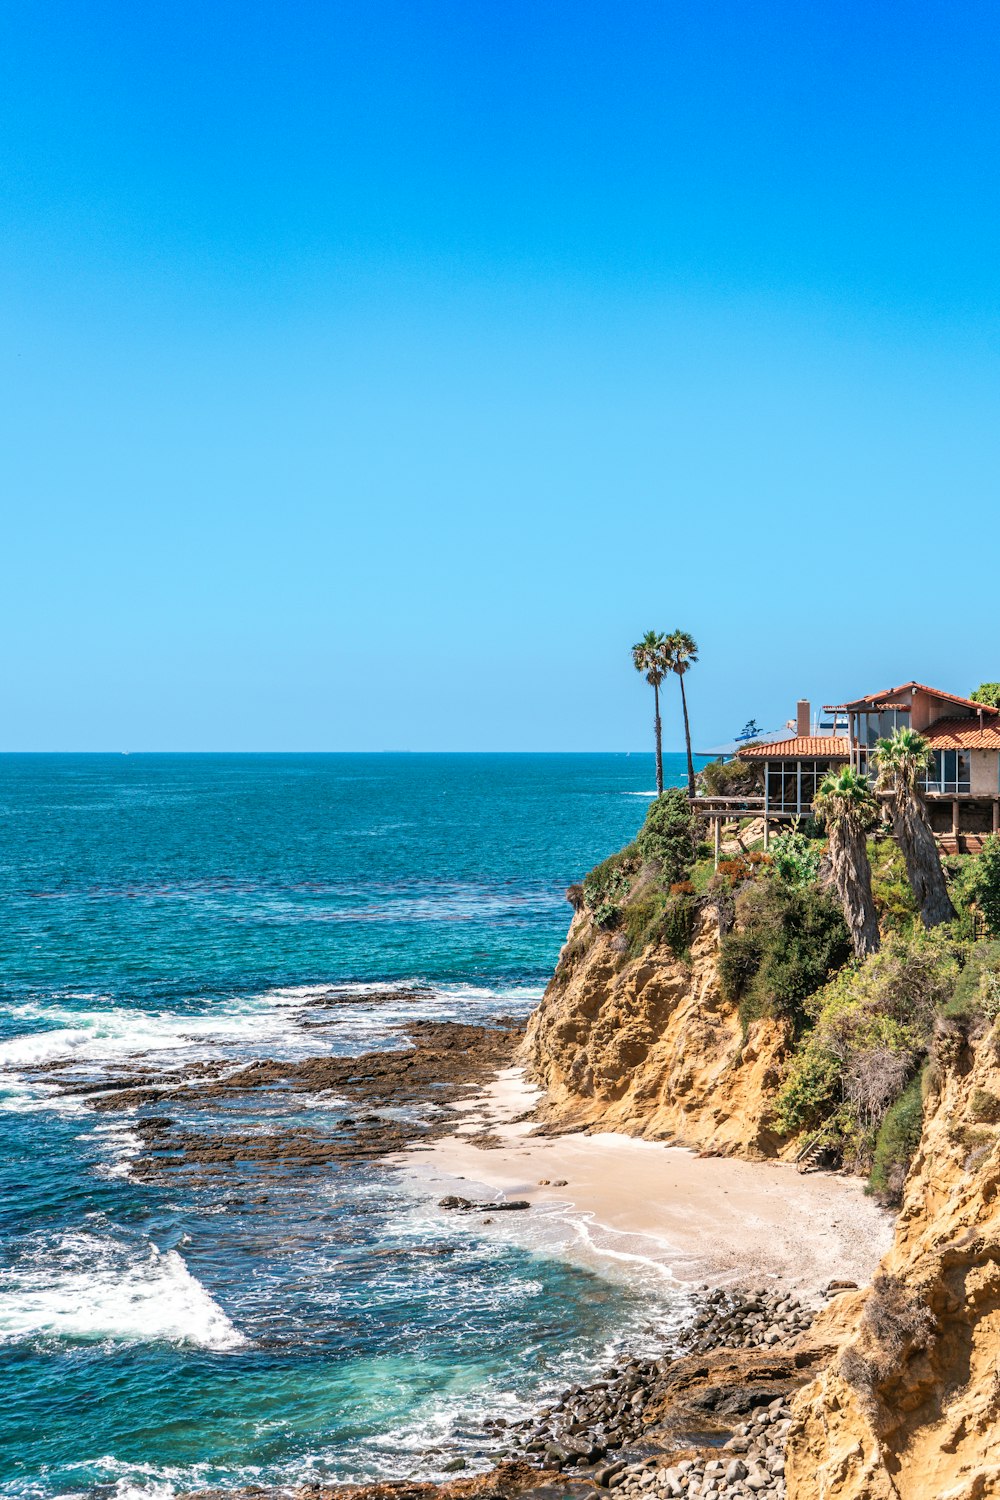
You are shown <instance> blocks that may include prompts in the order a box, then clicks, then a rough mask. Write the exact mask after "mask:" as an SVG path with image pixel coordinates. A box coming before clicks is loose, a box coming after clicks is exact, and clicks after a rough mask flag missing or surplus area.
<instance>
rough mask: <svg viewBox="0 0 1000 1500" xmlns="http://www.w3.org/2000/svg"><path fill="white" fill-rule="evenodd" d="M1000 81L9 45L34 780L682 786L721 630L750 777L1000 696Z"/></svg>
mask: <svg viewBox="0 0 1000 1500" xmlns="http://www.w3.org/2000/svg"><path fill="white" fill-rule="evenodd" d="M998 31H1000V12H998V11H997V9H996V7H995V6H991V5H979V4H976V3H968V4H964V5H962V6H952V5H946V4H944V3H943V0H942V3H939V4H933V5H932V4H921V3H918V0H913V3H909V4H906V5H902V4H891V3H887V4H885V5H880V6H872V5H870V4H864V5H862V4H852V3H842V4H839V5H837V6H831V5H829V4H824V5H819V4H811V3H808V0H795V3H788V4H776V3H768V0H759V3H755V4H754V5H747V4H745V3H742V0H741V3H713V0H690V3H684V4H673V3H669V0H658V3H655V4H652V3H651V4H644V3H629V0H614V3H611V0H608V3H601V4H598V3H593V0H572V3H560V0H552V3H545V4H542V5H539V4H538V3H537V0H534V3H527V0H525V3H521V0H502V3H501V0H492V3H480V0H455V3H443V0H425V3H422V4H419V5H416V4H413V3H412V0H406V3H383V0H365V3H358V4H355V3H352V0H342V3H336V4H330V3H324V4H311V3H308V0H300V3H298V4H296V5H278V4H272V3H270V0H267V3H265V0H240V3H230V0H213V3H212V4H211V5H205V4H204V3H201V4H198V5H195V4H193V3H181V0H177V3H164V0H144V3H143V4H142V5H135V4H131V3H125V0H119V3H99V0H90V3H86V4H84V3H79V0H76V3H74V0H63V3H60V4H51V3H49V0H30V3H20V0H7V3H5V4H4V5H3V7H2V8H0V186H2V193H0V213H2V220H0V326H2V330H3V333H2V339H0V424H2V425H0V487H2V494H3V497H4V506H3V514H4V520H3V546H2V548H0V622H2V629H3V641H4V646H5V649H4V651H3V653H2V665H0V693H2V700H0V746H2V747H3V748H6V749H104V748H106V749H120V748H130V749H136V750H138V749H207V750H211V749H319V750H322V749H620V748H636V747H641V746H643V745H645V744H646V742H647V741H648V739H649V737H650V729H649V722H648V721H649V715H650V704H649V703H648V702H647V699H648V698H649V697H650V696H651V695H650V694H649V693H648V690H647V689H645V688H644V686H643V685H642V683H641V682H640V681H639V679H638V678H636V676H635V674H634V673H633V672H632V670H631V667H630V664H629V658H628V648H629V646H630V645H631V643H632V641H633V640H635V639H637V638H638V637H639V636H640V635H641V634H642V633H643V632H644V631H645V630H646V629H648V628H651V627H655V628H661V629H671V628H674V627H675V626H678V625H680V626H683V627H684V628H686V629H688V630H690V631H691V632H692V633H693V634H694V635H695V636H696V637H697V639H698V641H699V643H700V645H701V648H702V660H701V662H700V664H699V665H698V667H697V668H696V669H695V670H694V671H693V672H692V673H691V676H690V678H689V685H690V701H691V710H692V716H693V719H694V723H695V737H696V740H697V741H698V742H700V743H703V744H704V743H709V744H711V743H715V742H717V741H718V740H720V739H725V738H729V737H730V736H731V735H732V733H733V732H734V731H735V730H737V729H738V728H739V727H740V726H741V725H742V723H743V722H744V720H745V719H747V718H749V717H750V716H751V715H755V716H756V717H757V718H758V720H760V721H761V722H764V723H767V724H772V723H773V724H780V723H781V722H783V720H784V719H785V718H786V717H787V716H788V714H789V713H790V712H791V711H792V708H793V703H794V699H795V698H796V697H798V696H799V695H800V694H805V695H808V696H811V697H813V698H814V699H823V698H832V697H840V696H842V695H845V694H851V695H855V694H858V693H861V692H865V691H870V690H874V689H876V688H879V687H882V686H886V685H888V684H890V683H893V682H896V681H902V680H905V679H907V678H910V677H917V678H920V679H923V680H930V681H932V682H935V683H939V684H940V685H941V686H944V687H948V688H951V689H953V690H956V691H967V690H968V689H970V688H971V687H973V686H974V685H975V684H976V683H977V682H978V681H979V680H980V679H982V678H984V677H987V678H997V677H1000V640H998V638H997V631H996V624H995V621H996V604H995V599H996V583H995V578H996V571H997V557H998V545H997V544H998V529H1000V526H998V519H997V516H998V477H997V476H998V472H1000V464H998V460H1000V365H998V353H1000V350H998V336H1000V295H998V294H1000V243H998V240H1000V236H998V229H1000V202H998V188H1000V183H998V166H997V163H998V162H1000V114H998V103H997V92H996V77H997V71H998V64H1000V47H998ZM675 700H676V694H672V695H671V697H670V700H669V704H670V711H669V713H668V715H667V719H666V725H665V738H666V741H667V744H668V745H671V746H677V745H679V744H680V742H681V733H680V722H679V714H678V705H677V702H676V701H675Z"/></svg>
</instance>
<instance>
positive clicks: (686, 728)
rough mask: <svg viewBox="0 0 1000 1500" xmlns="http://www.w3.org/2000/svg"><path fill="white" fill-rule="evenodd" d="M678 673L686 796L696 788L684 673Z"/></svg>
mask: <svg viewBox="0 0 1000 1500" xmlns="http://www.w3.org/2000/svg"><path fill="white" fill-rule="evenodd" d="M678 675H679V677H680V679H681V708H682V709H683V710H684V743H685V745H686V746H687V757H688V796H689V797H694V796H696V795H697V792H698V788H697V787H696V786H695V784H694V761H693V760H692V758H691V725H690V723H689V722H688V700H687V693H686V692H685V691H684V673H683V672H680V673H679V674H678Z"/></svg>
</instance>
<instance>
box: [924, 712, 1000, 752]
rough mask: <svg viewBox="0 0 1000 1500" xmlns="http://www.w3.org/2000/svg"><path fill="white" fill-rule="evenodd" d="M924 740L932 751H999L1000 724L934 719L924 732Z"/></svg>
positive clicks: (988, 720) (968, 720) (990, 721)
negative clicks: (981, 725)
mask: <svg viewBox="0 0 1000 1500" xmlns="http://www.w3.org/2000/svg"><path fill="white" fill-rule="evenodd" d="M923 733H924V739H925V740H926V741H927V743H928V744H929V745H930V746H931V748H932V749H934V750H1000V723H997V721H996V720H995V719H987V720H986V721H985V723H984V724H983V727H982V732H980V728H979V719H978V718H975V719H936V720H935V721H934V723H933V724H932V725H931V726H930V728H928V729H925V730H924V732H923Z"/></svg>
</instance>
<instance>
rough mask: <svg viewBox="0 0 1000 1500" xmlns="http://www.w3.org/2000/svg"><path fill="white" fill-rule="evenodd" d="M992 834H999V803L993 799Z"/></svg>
mask: <svg viewBox="0 0 1000 1500" xmlns="http://www.w3.org/2000/svg"><path fill="white" fill-rule="evenodd" d="M993 832H994V833H1000V801H998V800H997V798H996V797H994V798H993Z"/></svg>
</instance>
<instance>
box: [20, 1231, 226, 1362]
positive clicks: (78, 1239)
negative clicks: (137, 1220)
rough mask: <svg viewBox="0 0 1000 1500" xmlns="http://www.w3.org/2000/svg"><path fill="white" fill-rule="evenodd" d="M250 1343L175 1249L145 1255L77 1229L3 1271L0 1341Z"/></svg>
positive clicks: (204, 1346) (219, 1347)
mask: <svg viewBox="0 0 1000 1500" xmlns="http://www.w3.org/2000/svg"><path fill="white" fill-rule="evenodd" d="M50 1339H55V1340H61V1341H62V1340H72V1341H79V1342H86V1343H97V1342H104V1341H111V1342H117V1343H151V1342H157V1341H166V1342H170V1343H177V1344H194V1345H197V1346H199V1347H200V1348H202V1349H214V1350H219V1351H224V1350H230V1349H237V1348H239V1347H241V1346H242V1345H244V1344H246V1342H247V1340H246V1339H245V1337H244V1335H243V1334H241V1333H240V1332H239V1330H238V1329H237V1328H236V1327H235V1326H234V1325H233V1323H232V1322H231V1321H230V1319H229V1318H228V1317H227V1316H226V1314H225V1313H224V1312H223V1310H222V1308H221V1307H219V1305H218V1303H217V1302H215V1301H214V1300H213V1299H212V1297H211V1296H210V1295H209V1293H208V1292H207V1291H206V1290H205V1288H204V1287H203V1286H202V1285H201V1283H200V1282H199V1281H197V1280H196V1279H195V1277H194V1276H192V1275H191V1273H190V1271H189V1270H188V1268H187V1266H186V1264H185V1263H184V1260H183V1259H182V1257H181V1256H180V1255H179V1254H178V1253H177V1251H176V1250H168V1251H166V1252H165V1253H164V1252H161V1251H159V1250H157V1248H156V1246H155V1245H150V1246H149V1247H148V1253H147V1254H146V1256H145V1258H142V1256H141V1254H137V1253H136V1251H135V1250H134V1249H132V1248H131V1247H123V1246H121V1245H118V1244H115V1243H114V1242H112V1241H107V1240H102V1239H100V1238H98V1237H97V1236H95V1235H89V1234H83V1233H72V1234H64V1235H62V1236H61V1237H60V1240H59V1242H58V1244H57V1245H56V1246H55V1247H51V1248H49V1249H47V1250H44V1251H42V1252H41V1253H40V1254H37V1255H35V1256H30V1255H29V1256H25V1257H23V1258H22V1260H21V1262H20V1263H19V1264H18V1265H16V1266H15V1267H13V1268H10V1269H5V1270H0V1343H8V1344H10V1343H24V1342H26V1341H31V1342H38V1341H43V1342H44V1341H47V1340H50Z"/></svg>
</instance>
